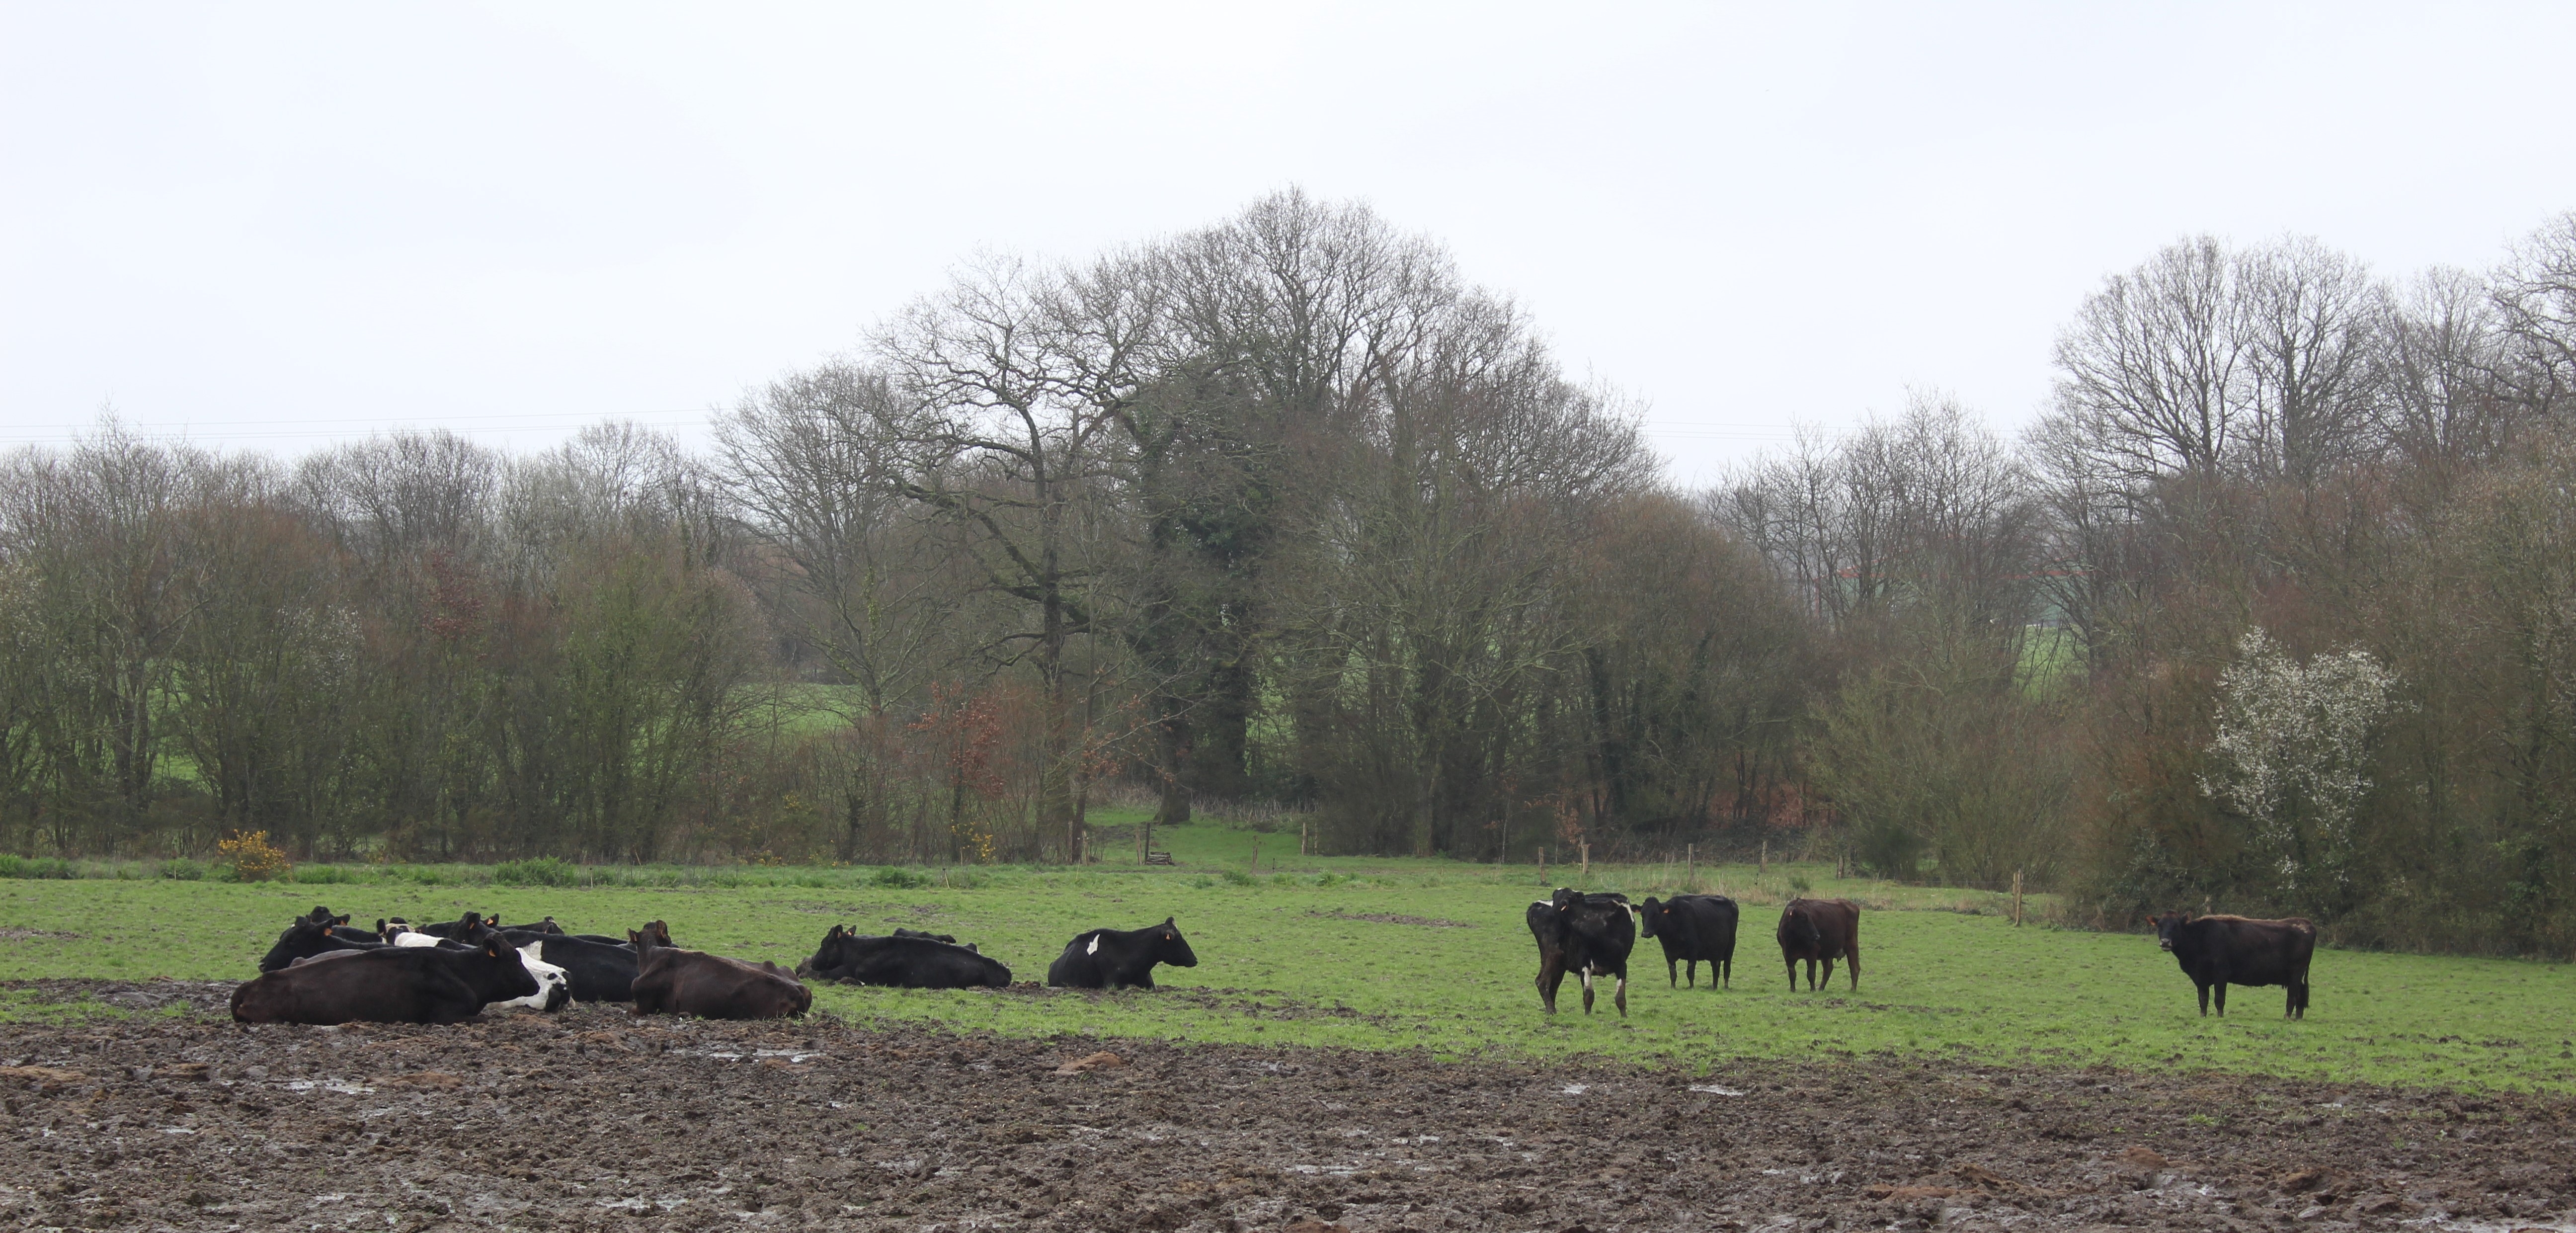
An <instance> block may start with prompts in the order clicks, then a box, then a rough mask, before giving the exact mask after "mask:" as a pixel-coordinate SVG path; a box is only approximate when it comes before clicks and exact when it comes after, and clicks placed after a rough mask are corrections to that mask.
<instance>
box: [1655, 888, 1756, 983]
mask: <svg viewBox="0 0 2576 1233" xmlns="http://www.w3.org/2000/svg"><path fill="white" fill-rule="evenodd" d="M1735 920H1736V910H1735V901H1734V900H1732V899H1729V898H1727V897H1726V896H1724V895H1675V896H1673V897H1672V898H1670V899H1667V900H1664V901H1662V902H1660V903H1658V902H1656V901H1655V900H1654V899H1653V898H1651V897H1650V898H1648V899H1647V900H1646V902H1645V903H1643V904H1642V905H1639V907H1638V909H1637V924H1638V932H1639V933H1642V934H1644V935H1645V936H1647V937H1650V938H1653V939H1654V940H1656V941H1658V942H1661V943H1663V946H1664V977H1665V979H1666V980H1668V981H1670V982H1671V983H1673V984H1675V985H1679V984H1681V983H1682V977H1681V976H1679V975H1676V974H1675V973H1674V971H1673V969H1674V966H1675V965H1676V964H1687V965H1689V966H1688V968H1687V973H1688V976H1689V979H1690V984H1691V987H1692V988H1694V989H1696V988H1698V987H1699V965H1700V961H1701V960H1703V959H1705V960H1707V961H1708V978H1709V979H1710V980H1712V981H1716V982H1718V983H1720V984H1724V985H1730V986H1731V985H1733V984H1734V983H1735Z"/></svg>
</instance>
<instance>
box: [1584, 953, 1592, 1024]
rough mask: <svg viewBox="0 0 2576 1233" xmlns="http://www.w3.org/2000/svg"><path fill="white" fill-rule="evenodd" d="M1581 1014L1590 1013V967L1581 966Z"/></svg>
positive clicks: (1589, 965) (1587, 965) (1588, 965)
mask: <svg viewBox="0 0 2576 1233" xmlns="http://www.w3.org/2000/svg"><path fill="white" fill-rule="evenodd" d="M1583 1013H1585V1014H1587V1015H1588V1014H1591V1013H1592V965H1591V964H1588V963H1587V964H1584V965H1583Z"/></svg>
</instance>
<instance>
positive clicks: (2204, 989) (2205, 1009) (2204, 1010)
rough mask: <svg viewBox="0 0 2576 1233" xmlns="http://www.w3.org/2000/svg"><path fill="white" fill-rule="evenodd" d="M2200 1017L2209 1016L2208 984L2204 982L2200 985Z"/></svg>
mask: <svg viewBox="0 0 2576 1233" xmlns="http://www.w3.org/2000/svg"><path fill="white" fill-rule="evenodd" d="M2200 1017H2201V1018H2203V1019H2206V1018H2208V1017H2209V986H2208V985H2206V984H2202V985H2201V986H2200Z"/></svg>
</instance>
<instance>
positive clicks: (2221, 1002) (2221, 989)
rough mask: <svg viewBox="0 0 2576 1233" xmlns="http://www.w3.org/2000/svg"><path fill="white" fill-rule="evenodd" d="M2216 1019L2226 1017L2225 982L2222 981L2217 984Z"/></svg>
mask: <svg viewBox="0 0 2576 1233" xmlns="http://www.w3.org/2000/svg"><path fill="white" fill-rule="evenodd" d="M2218 1017H2219V1018H2221V1019H2224V1018H2226V1017H2227V982H2226V981H2223V980H2222V981H2220V982H2218Z"/></svg>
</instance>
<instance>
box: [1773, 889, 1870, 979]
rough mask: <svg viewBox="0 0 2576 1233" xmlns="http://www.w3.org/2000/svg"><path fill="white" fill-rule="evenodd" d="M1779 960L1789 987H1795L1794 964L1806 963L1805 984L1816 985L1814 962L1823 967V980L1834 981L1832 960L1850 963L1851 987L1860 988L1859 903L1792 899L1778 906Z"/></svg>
mask: <svg viewBox="0 0 2576 1233" xmlns="http://www.w3.org/2000/svg"><path fill="white" fill-rule="evenodd" d="M1777 936H1778V938H1779V939H1780V958H1781V961H1782V962H1784V963H1787V964H1788V965H1789V987H1790V988H1792V989H1795V988H1797V987H1798V964H1799V962H1800V961H1801V960H1803V961H1805V963H1806V965H1807V988H1809V989H1810V990H1812V989H1814V988H1816V965H1817V964H1819V963H1821V964H1823V965H1824V968H1825V981H1824V983H1826V984H1828V985H1830V984H1832V983H1834V960H1836V959H1841V960H1844V961H1846V962H1848V963H1849V964H1850V965H1851V966H1850V980H1851V987H1852V988H1854V989H1858V988H1860V905H1859V904H1857V903H1853V902H1852V901H1851V900H1849V899H1792V900H1790V901H1789V902H1788V903H1786V904H1784V905H1782V906H1781V908H1780V928H1779V930H1778V932H1777Z"/></svg>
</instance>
